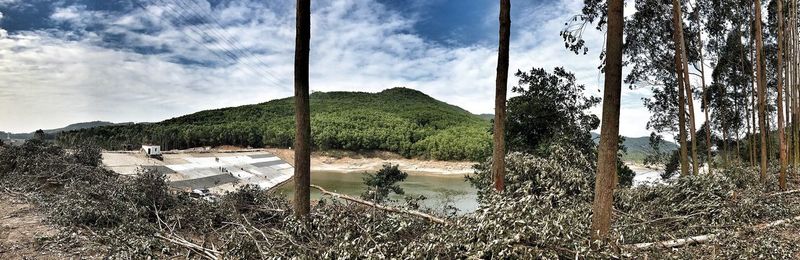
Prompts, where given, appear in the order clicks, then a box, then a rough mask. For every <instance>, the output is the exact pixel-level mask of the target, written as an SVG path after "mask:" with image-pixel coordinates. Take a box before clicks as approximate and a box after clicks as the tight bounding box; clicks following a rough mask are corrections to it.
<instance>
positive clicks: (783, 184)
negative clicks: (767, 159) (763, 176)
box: [775, 0, 786, 190]
mask: <svg viewBox="0 0 800 260" xmlns="http://www.w3.org/2000/svg"><path fill="white" fill-rule="evenodd" d="M777 2H778V10H777V11H778V29H777V31H778V39H777V43H778V55H776V56H777V57H778V68H776V69H775V74H776V75H777V80H778V100H777V103H778V140H779V142H780V145H779V147H778V149H780V151H778V153H779V154H780V164H781V166H780V173H779V175H778V176H779V177H778V185H779V186H780V188H781V190H785V189H786V136H785V135H784V129H783V75H782V74H783V54H784V53H783V50H784V48H783V44H784V41H783V40H784V39H783V1H781V0H778V1H777Z"/></svg>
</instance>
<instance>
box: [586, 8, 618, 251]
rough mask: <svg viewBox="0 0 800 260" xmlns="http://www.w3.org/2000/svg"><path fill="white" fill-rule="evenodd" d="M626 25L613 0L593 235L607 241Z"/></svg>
mask: <svg viewBox="0 0 800 260" xmlns="http://www.w3.org/2000/svg"><path fill="white" fill-rule="evenodd" d="M623 26H624V16H623V0H609V1H608V31H607V39H606V62H605V83H604V84H605V85H604V87H603V119H602V126H601V128H600V144H599V146H598V157H597V176H596V181H595V186H594V191H595V193H594V194H595V195H594V201H593V204H592V225H591V236H592V240H593V241H597V240H600V241H607V239H608V232H609V229H610V228H611V215H612V213H611V208H612V205H613V202H614V189H615V188H616V185H617V150H618V149H619V142H618V141H619V107H620V95H621V91H622V30H623Z"/></svg>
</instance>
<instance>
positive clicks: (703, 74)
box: [694, 11, 711, 173]
mask: <svg viewBox="0 0 800 260" xmlns="http://www.w3.org/2000/svg"><path fill="white" fill-rule="evenodd" d="M694 18H695V19H694V20H695V24H696V25H697V32H698V33H699V34H700V36H698V37H697V38H698V39H699V41H700V44H698V50H697V52H699V53H700V80H701V82H702V83H703V85H702V86H703V94H702V96H703V99H702V101H701V102H702V103H701V107H703V112H704V113H705V118H706V124H705V125H706V127H705V130H706V158H707V159H706V160H708V173H711V122H710V121H708V109H709V106H708V93H706V64H705V59H704V56H703V37H702V31H703V30H702V26H701V24H700V12H697V11H695V16H694Z"/></svg>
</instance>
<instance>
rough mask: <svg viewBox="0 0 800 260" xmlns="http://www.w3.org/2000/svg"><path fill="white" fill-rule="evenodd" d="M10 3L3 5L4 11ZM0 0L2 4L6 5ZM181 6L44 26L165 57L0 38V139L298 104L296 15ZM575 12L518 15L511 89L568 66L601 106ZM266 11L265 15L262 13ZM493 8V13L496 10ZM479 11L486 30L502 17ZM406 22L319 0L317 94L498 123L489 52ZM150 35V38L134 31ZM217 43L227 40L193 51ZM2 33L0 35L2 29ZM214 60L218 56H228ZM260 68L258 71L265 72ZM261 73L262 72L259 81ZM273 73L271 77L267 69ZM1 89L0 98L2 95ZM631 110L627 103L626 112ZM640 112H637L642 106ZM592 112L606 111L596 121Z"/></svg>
mask: <svg viewBox="0 0 800 260" xmlns="http://www.w3.org/2000/svg"><path fill="white" fill-rule="evenodd" d="M0 1H6V2H7V1H8V0H0ZM0 3H2V2H0ZM196 3H197V4H198V5H193V6H192V7H191V8H190V9H189V8H184V9H181V10H184V12H182V13H180V14H176V13H175V10H177V8H180V6H172V7H168V6H156V5H151V6H148V7H147V9H146V10H142V9H137V10H136V11H134V12H131V13H129V14H126V15H123V16H111V15H108V14H105V13H101V12H92V11H87V10H85V9H84V8H80V7H75V6H72V7H64V8H60V9H58V10H57V12H56V13H54V14H53V16H52V18H53V19H55V20H57V21H61V22H64V23H70V24H71V25H73V26H76V27H78V28H83V27H85V26H86V25H87V24H90V23H96V22H98V21H100V22H102V23H103V24H105V25H108V26H107V28H106V29H105V30H106V32H111V33H114V34H116V35H122V36H124V37H122V38H121V40H120V41H122V42H121V43H122V45H123V46H138V47H144V46H149V47H159V48H166V49H168V50H169V51H170V52H166V53H159V54H150V55H143V54H138V53H136V52H134V51H132V50H130V49H128V48H109V47H107V46H106V47H101V46H105V45H102V44H100V43H102V41H101V35H99V34H97V33H89V32H86V34H85V35H82V38H81V40H79V41H68V40H65V38H64V37H63V35H60V34H59V33H54V32H52V31H36V32H27V33H21V34H14V35H12V36H9V37H0V57H3V59H0V85H2V86H4V87H3V88H2V89H0V126H2V127H0V128H2V129H3V130H12V131H31V130H35V129H37V128H53V127H60V126H63V125H66V124H69V123H74V122H79V121H89V120H110V121H159V120H163V119H166V118H169V117H173V116H178V115H182V114H186V113H191V112H195V111H197V110H202V109H210V108H218V107H226V106H235V105H243V104H252V103H258V102H264V101H267V100H270V99H275V98H282V97H286V96H289V95H291V94H292V82H293V79H292V75H293V74H292V70H293V64H292V62H293V55H294V15H293V6H292V5H291V4H286V3H280V2H278V3H271V2H268V3H266V4H265V3H263V2H261V1H230V2H226V3H225V4H223V5H221V6H216V7H215V9H214V10H213V12H212V10H211V7H210V6H208V4H207V3H206V2H205V1H197V2H196ZM581 4H582V1H579V0H563V1H562V3H560V4H548V5H542V6H537V7H535V8H530V10H525V11H524V12H521V13H524V14H526V15H525V16H521V17H512V19H515V20H514V21H512V26H513V27H512V30H514V31H515V34H514V36H515V38H513V39H512V46H511V66H510V69H511V70H510V73H511V75H512V76H511V77H510V78H509V85H510V86H513V85H516V82H517V79H516V78H515V77H513V73H514V72H516V70H517V69H521V70H528V69H530V68H531V67H544V68H546V69H548V70H552V68H553V67H556V66H563V67H565V68H566V69H567V70H570V71H573V72H574V73H575V74H576V77H577V80H578V82H579V83H581V84H585V85H586V86H587V92H588V93H589V94H592V95H597V96H599V95H600V94H601V93H599V90H600V89H601V88H602V82H603V76H602V74H600V73H599V72H598V70H597V66H598V64H599V62H600V61H599V59H598V53H599V51H600V50H601V49H602V43H603V37H604V36H603V34H602V32H598V31H596V30H594V29H593V28H587V30H586V33H585V34H584V37H585V39H586V41H587V43H589V45H590V46H589V47H590V50H591V52H590V53H589V54H588V55H580V56H579V55H575V54H573V53H571V52H569V51H567V50H566V49H564V47H563V43H562V40H561V38H560V37H559V34H558V32H559V31H560V30H561V29H562V26H563V23H564V22H565V21H566V20H567V19H568V18H569V17H571V16H572V15H574V14H576V13H578V12H579V10H580V7H581ZM264 5H268V6H269V8H264ZM495 11H496V10H495ZM194 12H199V13H204V14H206V13H212V14H214V17H215V18H213V19H212V20H213V22H214V24H216V23H217V22H219V23H221V25H222V26H223V27H224V28H223V29H220V28H219V27H218V26H216V25H215V26H211V27H209V26H208V25H196V26H194V27H187V26H185V24H181V23H177V24H175V23H172V22H170V21H171V20H179V18H181V15H186V16H188V15H190V14H192V13H194ZM496 17H497V14H496V13H488V12H487V14H486V18H485V20H486V21H493V20H496ZM414 19H416V18H415V17H414V16H413V15H406V14H401V13H398V12H396V11H392V10H388V9H387V8H386V7H385V6H383V5H381V4H378V3H377V2H375V1H374V0H342V1H331V2H315V5H314V9H313V13H312V26H313V27H312V43H311V50H312V51H311V89H312V90H313V91H333V90H346V91H354V90H357V91H368V92H377V91H381V90H383V89H386V88H390V87H395V86H406V87H410V88H415V89H418V90H421V91H423V92H425V93H427V94H429V95H431V96H433V97H435V98H437V99H441V100H443V101H445V102H448V103H451V104H454V105H458V106H461V107H463V108H465V109H467V110H469V111H471V112H473V113H492V112H493V100H494V77H495V68H496V62H497V57H496V55H497V46H496V43H491V44H487V45H482V44H476V45H472V46H462V47H449V46H444V45H441V44H438V43H435V42H430V41H427V40H426V39H424V38H422V37H421V36H419V35H416V34H412V33H410V32H412V31H413V30H411V29H412V27H413V25H414V22H415V20H414ZM147 28H155V29H158V30H156V31H155V32H150V33H141V31H142V30H143V29H147ZM204 33H207V34H208V36H215V37H218V36H219V35H225V36H227V37H228V38H229V39H228V41H230V42H235V43H236V45H237V48H236V49H230V48H229V47H227V46H229V44H228V41H224V43H222V44H213V43H211V44H206V46H207V47H208V48H209V49H212V50H215V51H217V54H220V55H214V54H213V53H212V52H209V51H208V49H206V48H204V47H202V46H200V45H199V44H198V43H197V42H196V41H198V40H199V41H201V42H202V41H204V40H208V37H207V36H206V35H204ZM0 36H2V31H0ZM224 48H228V50H229V51H232V52H234V53H238V50H248V51H250V50H252V51H254V52H255V53H258V54H257V55H248V56H247V57H245V58H243V59H241V60H237V61H235V62H234V61H231V60H230V59H229V58H225V56H227V55H226V54H224V53H225V51H222V49H224ZM219 56H223V57H222V58H221V57H219ZM187 57H190V58H193V59H196V60H205V61H225V63H227V64H229V66H219V67H214V66H212V67H208V66H197V65H179V64H176V63H173V61H175V60H176V59H180V58H187ZM264 65H266V66H264ZM255 70H258V71H257V72H254V71H255ZM265 70H267V71H268V73H264V72H262V71H265ZM6 86H8V87H6ZM623 93H624V94H623V98H624V103H625V104H627V105H626V106H625V107H624V108H623V109H622V115H621V117H622V118H624V119H625V120H623V122H625V124H626V125H625V126H623V127H621V133H622V134H624V135H633V136H641V135H646V134H647V133H648V132H647V131H646V130H645V129H644V128H645V123H646V121H647V117H648V114H647V112H646V109H645V108H643V107H642V106H641V101H640V100H639V97H640V96H641V95H646V94H647V93H645V92H644V91H641V90H637V91H630V90H628V89H627V88H625V89H624V90H623ZM631 100H632V101H631ZM637 104H638V107H637ZM592 111H593V112H594V113H597V114H598V116H599V115H600V106H598V107H596V108H595V109H593V110H592Z"/></svg>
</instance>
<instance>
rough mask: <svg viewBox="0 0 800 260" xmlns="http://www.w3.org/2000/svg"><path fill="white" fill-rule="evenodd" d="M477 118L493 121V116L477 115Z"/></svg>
mask: <svg viewBox="0 0 800 260" xmlns="http://www.w3.org/2000/svg"><path fill="white" fill-rule="evenodd" d="M478 116H479V117H480V118H483V119H484V120H489V121H491V120H492V119H494V114H478Z"/></svg>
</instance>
